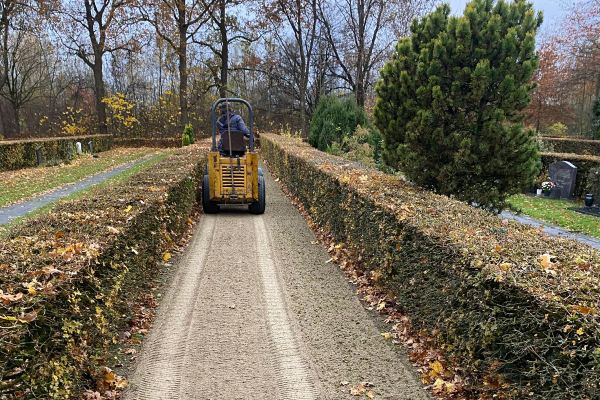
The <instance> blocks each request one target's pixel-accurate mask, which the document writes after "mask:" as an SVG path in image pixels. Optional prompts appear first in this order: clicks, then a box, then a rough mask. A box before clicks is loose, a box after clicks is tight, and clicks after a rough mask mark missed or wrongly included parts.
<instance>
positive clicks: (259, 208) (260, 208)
mask: <svg viewBox="0 0 600 400" xmlns="http://www.w3.org/2000/svg"><path fill="white" fill-rule="evenodd" d="M266 205H267V198H266V193H265V177H264V176H261V175H259V176H258V201H255V202H254V203H252V204H250V207H249V208H248V210H249V211H250V212H251V213H252V214H264V212H265V207H266Z"/></svg>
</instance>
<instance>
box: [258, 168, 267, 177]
mask: <svg viewBox="0 0 600 400" xmlns="http://www.w3.org/2000/svg"><path fill="white" fill-rule="evenodd" d="M264 175H265V174H264V173H263V170H262V168H260V167H258V176H264Z"/></svg>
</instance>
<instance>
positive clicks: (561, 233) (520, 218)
mask: <svg viewBox="0 0 600 400" xmlns="http://www.w3.org/2000/svg"><path fill="white" fill-rule="evenodd" d="M500 217H501V218H506V219H512V220H515V221H517V222H520V223H522V224H525V225H529V226H533V227H535V228H539V227H541V228H542V229H543V230H544V232H545V233H546V234H548V235H550V236H557V237H561V238H563V239H571V240H577V241H578V242H581V243H583V244H587V245H588V246H591V247H593V248H595V249H597V250H600V239H598V238H595V237H592V236H587V235H584V234H581V233H576V232H571V231H568V230H566V229H563V228H560V227H558V226H554V225H551V224H549V223H548V222H545V221H540V220H539V219H535V218H531V217H528V216H526V215H517V214H514V213H511V212H510V211H503V212H502V213H501V214H500Z"/></svg>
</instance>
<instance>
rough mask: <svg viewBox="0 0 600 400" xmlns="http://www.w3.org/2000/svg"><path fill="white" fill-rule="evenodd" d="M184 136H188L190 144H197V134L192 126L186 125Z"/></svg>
mask: <svg viewBox="0 0 600 400" xmlns="http://www.w3.org/2000/svg"><path fill="white" fill-rule="evenodd" d="M183 136H184V137H185V136H187V137H188V138H189V142H190V143H189V144H194V143H195V142H196V134H195V132H194V127H193V126H192V124H186V125H185V128H183Z"/></svg>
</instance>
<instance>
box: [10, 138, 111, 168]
mask: <svg viewBox="0 0 600 400" xmlns="http://www.w3.org/2000/svg"><path fill="white" fill-rule="evenodd" d="M112 140H113V139H112V135H89V136H69V137H60V138H44V139H28V140H10V141H1V142H0V171H10V170H15V169H21V168H27V167H35V166H37V165H38V156H37V152H36V150H38V149H39V150H40V155H41V158H42V160H41V161H42V162H43V163H48V162H56V161H68V160H71V159H72V158H73V157H75V154H76V149H75V143H76V142H81V144H82V150H83V151H85V152H88V151H89V146H88V143H89V142H90V141H91V142H92V146H93V150H94V152H96V153H99V152H102V151H106V150H110V148H111V147H112Z"/></svg>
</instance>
